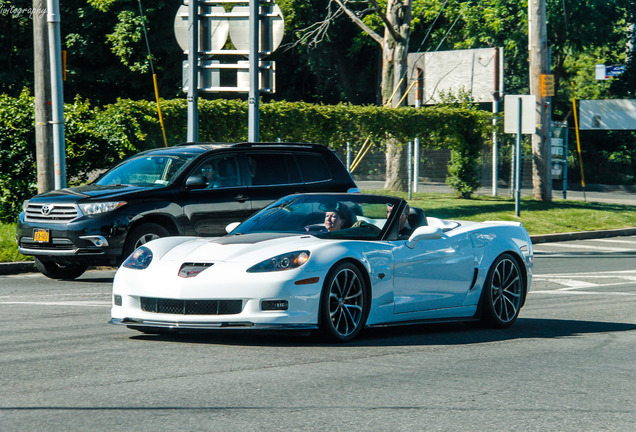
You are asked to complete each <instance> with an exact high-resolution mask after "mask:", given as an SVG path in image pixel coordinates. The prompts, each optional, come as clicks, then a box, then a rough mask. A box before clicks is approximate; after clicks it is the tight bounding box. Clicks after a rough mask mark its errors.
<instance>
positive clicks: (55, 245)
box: [20, 239, 75, 251]
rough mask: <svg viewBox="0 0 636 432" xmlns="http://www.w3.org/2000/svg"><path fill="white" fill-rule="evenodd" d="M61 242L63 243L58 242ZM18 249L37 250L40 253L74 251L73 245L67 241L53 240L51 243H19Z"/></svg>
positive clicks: (23, 241)
mask: <svg viewBox="0 0 636 432" xmlns="http://www.w3.org/2000/svg"><path fill="white" fill-rule="evenodd" d="M60 240H63V241H60ZM20 247H22V248H24V249H37V250H42V251H48V250H54V251H72V250H75V245H73V243H72V242H71V241H70V240H67V239H54V240H53V242H51V243H36V242H33V241H29V240H24V239H23V240H22V241H20Z"/></svg>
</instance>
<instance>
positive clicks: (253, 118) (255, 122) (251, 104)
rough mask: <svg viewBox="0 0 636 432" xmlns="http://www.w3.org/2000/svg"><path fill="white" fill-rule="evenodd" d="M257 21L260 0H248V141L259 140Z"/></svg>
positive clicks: (258, 19) (258, 48)
mask: <svg viewBox="0 0 636 432" xmlns="http://www.w3.org/2000/svg"><path fill="white" fill-rule="evenodd" d="M259 21H260V0H250V20H249V39H250V54H249V64H250V90H249V95H248V110H247V116H248V120H247V125H248V141H249V142H258V141H259V102H260V101H259V93H260V91H259V87H260V80H259V61H258V60H259V58H260V52H259V51H260V47H259V45H260V44H259V36H260V35H259Z"/></svg>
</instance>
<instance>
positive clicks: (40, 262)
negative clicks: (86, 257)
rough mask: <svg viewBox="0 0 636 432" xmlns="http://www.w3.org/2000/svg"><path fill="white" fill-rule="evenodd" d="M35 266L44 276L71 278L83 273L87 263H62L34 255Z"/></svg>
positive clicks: (61, 278) (60, 278) (62, 278)
mask: <svg viewBox="0 0 636 432" xmlns="http://www.w3.org/2000/svg"><path fill="white" fill-rule="evenodd" d="M34 261H35V267H36V268H37V269H38V271H39V272H40V273H42V274H43V275H44V276H46V277H48V278H51V279H59V280H73V279H77V278H78V277H80V276H81V275H83V274H84V272H85V271H86V269H87V268H88V265H85V264H79V263H62V262H58V261H54V260H46V259H40V258H38V257H34Z"/></svg>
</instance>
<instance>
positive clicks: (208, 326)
mask: <svg viewBox="0 0 636 432" xmlns="http://www.w3.org/2000/svg"><path fill="white" fill-rule="evenodd" d="M108 323H109V324H115V325H124V326H126V327H130V328H136V327H138V328H157V329H167V330H316V329H317V328H318V326H317V325H316V324H276V323H265V324H264V323H253V322H244V321H225V322H180V321H157V320H150V319H139V318H113V319H111V320H110V321H109V322H108Z"/></svg>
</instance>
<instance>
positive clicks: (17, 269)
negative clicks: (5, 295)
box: [0, 261, 38, 275]
mask: <svg viewBox="0 0 636 432" xmlns="http://www.w3.org/2000/svg"><path fill="white" fill-rule="evenodd" d="M36 271H38V270H37V269H36V268H35V262H33V261H19V262H9V263H0V275H12V274H20V273H32V272H36Z"/></svg>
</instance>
